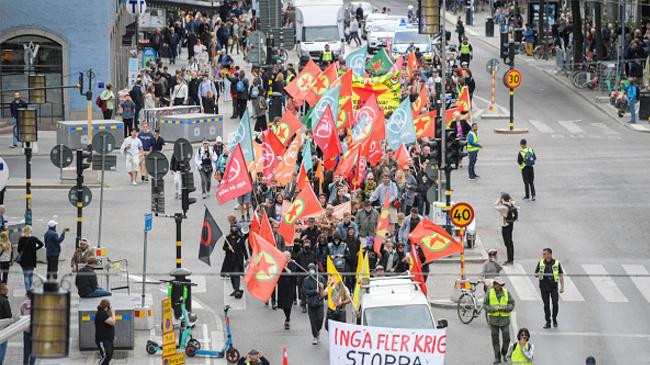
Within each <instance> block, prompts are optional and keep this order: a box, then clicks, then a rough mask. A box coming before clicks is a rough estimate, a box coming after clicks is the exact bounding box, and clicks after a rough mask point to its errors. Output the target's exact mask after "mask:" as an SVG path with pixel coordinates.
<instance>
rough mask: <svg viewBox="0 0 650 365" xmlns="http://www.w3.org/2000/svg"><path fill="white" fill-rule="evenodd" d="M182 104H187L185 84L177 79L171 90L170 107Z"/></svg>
mask: <svg viewBox="0 0 650 365" xmlns="http://www.w3.org/2000/svg"><path fill="white" fill-rule="evenodd" d="M183 104H187V84H185V82H184V81H183V79H181V78H179V77H177V78H176V85H175V86H174V89H173V90H172V95H171V105H170V106H173V105H183Z"/></svg>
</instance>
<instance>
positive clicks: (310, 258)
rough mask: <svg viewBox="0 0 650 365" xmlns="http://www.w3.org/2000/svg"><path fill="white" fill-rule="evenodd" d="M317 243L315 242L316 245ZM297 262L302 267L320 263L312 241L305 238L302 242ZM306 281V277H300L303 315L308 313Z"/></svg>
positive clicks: (299, 287) (299, 285)
mask: <svg viewBox="0 0 650 365" xmlns="http://www.w3.org/2000/svg"><path fill="white" fill-rule="evenodd" d="M315 242H316V241H314V243H315ZM296 262H297V263H298V265H300V267H303V268H305V267H309V265H311V264H314V265H316V264H317V263H318V257H317V256H316V251H315V250H314V249H313V247H312V241H311V240H310V239H309V238H307V237H305V239H304V240H303V242H302V248H301V249H300V251H299V252H298V253H297V254H296ZM304 281H305V277H304V276H298V294H299V296H300V307H301V308H302V312H303V313H307V301H306V298H305V292H304V290H303V285H302V284H303V282H304Z"/></svg>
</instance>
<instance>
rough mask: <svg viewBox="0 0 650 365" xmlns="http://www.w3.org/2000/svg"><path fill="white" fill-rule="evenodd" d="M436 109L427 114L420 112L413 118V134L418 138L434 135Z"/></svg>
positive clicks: (432, 136)
mask: <svg viewBox="0 0 650 365" xmlns="http://www.w3.org/2000/svg"><path fill="white" fill-rule="evenodd" d="M435 120H436V111H435V110H434V111H432V112H429V113H427V114H421V115H419V116H417V117H415V118H413V125H414V126H415V135H416V136H417V137H418V138H422V137H431V138H434V137H435V135H436V122H435Z"/></svg>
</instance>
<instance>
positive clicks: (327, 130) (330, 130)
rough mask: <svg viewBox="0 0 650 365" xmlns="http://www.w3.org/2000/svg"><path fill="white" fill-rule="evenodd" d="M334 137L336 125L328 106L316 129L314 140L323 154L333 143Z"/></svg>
mask: <svg viewBox="0 0 650 365" xmlns="http://www.w3.org/2000/svg"><path fill="white" fill-rule="evenodd" d="M332 136H336V124H335V123H334V116H333V115H332V108H330V106H329V105H327V106H326V107H325V111H324V112H323V115H322V116H321V118H320V120H319V121H318V123H317V124H316V127H315V128H314V134H313V136H312V138H314V142H316V144H317V145H318V147H320V149H321V150H322V151H323V152H326V151H327V149H328V146H329V145H330V142H331V141H332ZM337 139H338V138H337Z"/></svg>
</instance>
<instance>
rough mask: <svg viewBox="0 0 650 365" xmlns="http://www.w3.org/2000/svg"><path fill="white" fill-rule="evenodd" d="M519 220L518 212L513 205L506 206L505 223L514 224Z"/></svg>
mask: <svg viewBox="0 0 650 365" xmlns="http://www.w3.org/2000/svg"><path fill="white" fill-rule="evenodd" d="M517 219H519V210H518V209H517V207H515V206H514V205H508V214H507V215H506V223H508V224H510V223H514V222H516V221H517Z"/></svg>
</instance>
